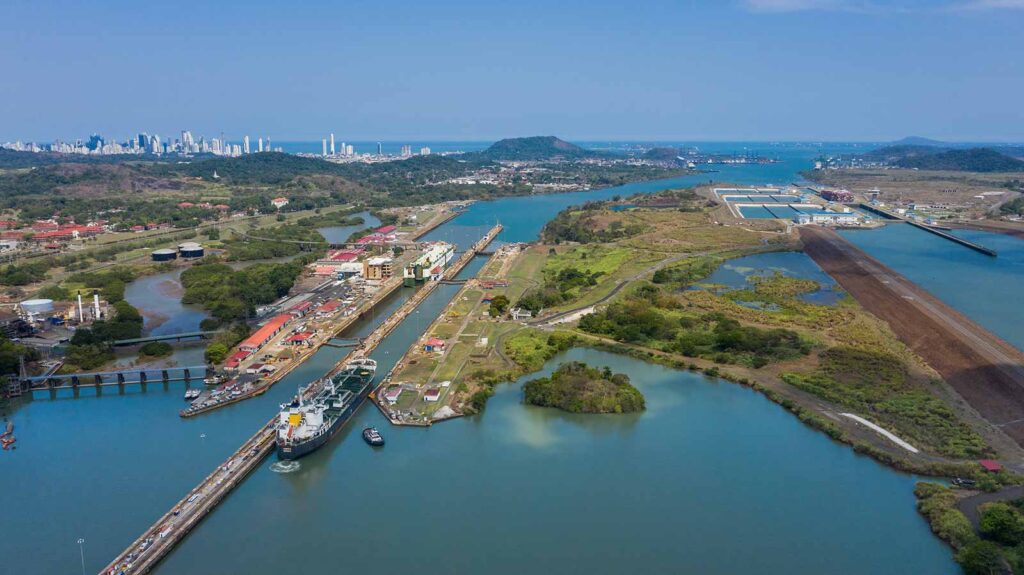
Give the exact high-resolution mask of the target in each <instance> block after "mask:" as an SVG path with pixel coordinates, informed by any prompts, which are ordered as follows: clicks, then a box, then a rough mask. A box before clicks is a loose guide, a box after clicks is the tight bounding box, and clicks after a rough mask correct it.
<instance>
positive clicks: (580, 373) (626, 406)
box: [523, 361, 646, 413]
mask: <svg viewBox="0 0 1024 575" xmlns="http://www.w3.org/2000/svg"><path fill="white" fill-rule="evenodd" d="M523 391H524V392H525V400H526V403H528V404H530V405H538V406H541V407H557V408H558V409H561V410H563V411H568V412H570V413H633V412H636V411H643V410H644V409H645V408H646V406H645V404H644V396H643V394H641V393H640V390H638V389H637V388H635V387H633V386H632V385H631V384H630V383H629V376H627V375H626V374H624V373H615V374H613V373H612V370H611V369H609V368H607V367H605V368H604V369H603V370H600V369H597V368H593V367H590V366H589V365H587V364H585V363H582V362H578V361H571V362H568V363H563V364H562V365H560V366H558V369H556V370H555V371H554V373H552V374H551V377H541V378H537V379H532V380H530V381H528V382H526V385H525V386H523Z"/></svg>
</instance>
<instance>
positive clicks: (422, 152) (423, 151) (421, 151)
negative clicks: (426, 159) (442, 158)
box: [420, 146, 430, 156]
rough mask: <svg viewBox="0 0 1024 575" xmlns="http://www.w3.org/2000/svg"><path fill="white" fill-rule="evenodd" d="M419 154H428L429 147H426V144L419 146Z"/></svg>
mask: <svg viewBox="0 0 1024 575" xmlns="http://www.w3.org/2000/svg"><path fill="white" fill-rule="evenodd" d="M420 155H421V156H429V155H430V148H428V147H427V146H423V147H422V148H420Z"/></svg>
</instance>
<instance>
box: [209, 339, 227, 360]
mask: <svg viewBox="0 0 1024 575" xmlns="http://www.w3.org/2000/svg"><path fill="white" fill-rule="evenodd" d="M205 356H206V362H207V363H211V364H218V363H221V362H223V361H224V360H225V359H227V357H228V346H226V345H224V344H223V343H211V344H210V345H208V346H207V347H206V354H205Z"/></svg>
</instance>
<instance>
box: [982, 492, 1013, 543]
mask: <svg viewBox="0 0 1024 575" xmlns="http://www.w3.org/2000/svg"><path fill="white" fill-rule="evenodd" d="M980 523H981V525H980V527H981V533H982V534H983V535H985V536H986V537H988V538H990V539H992V540H994V541H997V542H999V543H1002V544H1003V545H1008V546H1014V545H1017V544H1018V543H1021V542H1024V517H1022V516H1021V514H1020V513H1019V512H1017V510H1016V509H1014V508H1013V507H1011V506H1009V505H1007V504H1006V503H990V504H988V505H985V506H984V507H982V509H981V522H980Z"/></svg>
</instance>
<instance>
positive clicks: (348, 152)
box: [345, 144, 356, 156]
mask: <svg viewBox="0 0 1024 575" xmlns="http://www.w3.org/2000/svg"><path fill="white" fill-rule="evenodd" d="M355 153H356V151H355V150H354V149H353V148H352V144H349V145H348V146H345V155H346V156H352V155H354V154H355Z"/></svg>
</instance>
